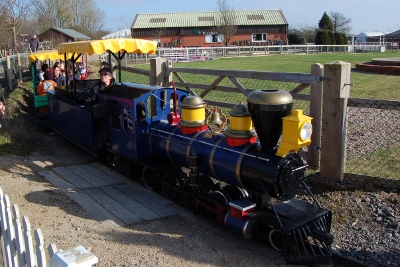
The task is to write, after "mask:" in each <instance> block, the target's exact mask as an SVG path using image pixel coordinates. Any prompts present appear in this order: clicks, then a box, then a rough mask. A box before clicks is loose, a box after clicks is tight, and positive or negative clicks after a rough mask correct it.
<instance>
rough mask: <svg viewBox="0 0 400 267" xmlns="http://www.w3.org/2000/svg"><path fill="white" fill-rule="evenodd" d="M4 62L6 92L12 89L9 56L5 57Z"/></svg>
mask: <svg viewBox="0 0 400 267" xmlns="http://www.w3.org/2000/svg"><path fill="white" fill-rule="evenodd" d="M6 62H7V82H8V90H11V89H12V79H11V76H12V69H11V60H10V56H7V57H6Z"/></svg>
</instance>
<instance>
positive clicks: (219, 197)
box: [210, 190, 229, 206]
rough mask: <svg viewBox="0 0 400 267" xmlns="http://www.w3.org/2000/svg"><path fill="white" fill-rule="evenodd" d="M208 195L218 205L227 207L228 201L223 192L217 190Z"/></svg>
mask: <svg viewBox="0 0 400 267" xmlns="http://www.w3.org/2000/svg"><path fill="white" fill-rule="evenodd" d="M210 195H211V196H212V198H214V199H216V200H217V201H218V203H219V204H221V205H223V206H228V204H229V200H228V198H227V197H226V196H225V194H224V193H223V192H221V191H219V190H217V191H213V192H211V194H210Z"/></svg>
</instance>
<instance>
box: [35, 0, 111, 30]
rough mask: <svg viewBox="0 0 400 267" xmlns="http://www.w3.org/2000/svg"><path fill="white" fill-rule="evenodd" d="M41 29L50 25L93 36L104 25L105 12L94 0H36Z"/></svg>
mask: <svg viewBox="0 0 400 267" xmlns="http://www.w3.org/2000/svg"><path fill="white" fill-rule="evenodd" d="M33 2H34V6H35V13H36V14H37V16H38V18H39V19H38V20H39V22H38V26H39V28H40V30H41V31H44V30H47V29H48V28H50V27H59V28H70V29H74V30H76V31H78V32H80V33H82V34H85V35H88V36H92V35H93V34H94V33H95V32H97V31H98V30H100V29H101V27H103V25H104V17H105V16H106V15H105V13H104V12H103V11H102V10H100V8H98V6H97V3H96V1H94V0H85V1H81V0H34V1H33Z"/></svg>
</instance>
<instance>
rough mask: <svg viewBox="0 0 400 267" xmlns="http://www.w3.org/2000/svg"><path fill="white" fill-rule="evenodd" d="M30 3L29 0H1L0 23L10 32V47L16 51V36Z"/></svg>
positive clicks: (28, 10) (27, 12)
mask: <svg viewBox="0 0 400 267" xmlns="http://www.w3.org/2000/svg"><path fill="white" fill-rule="evenodd" d="M30 8H31V4H30V1H29V0H1V1H0V19H1V21H2V24H3V25H4V26H5V27H6V28H7V29H8V30H9V31H10V32H11V33H12V34H11V35H12V41H11V43H12V47H13V49H14V51H17V43H16V41H17V36H18V33H19V31H20V29H21V26H22V24H23V22H24V21H25V20H26V17H28V14H29V12H30Z"/></svg>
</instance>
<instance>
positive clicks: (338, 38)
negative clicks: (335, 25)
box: [334, 32, 344, 45]
mask: <svg viewBox="0 0 400 267" xmlns="http://www.w3.org/2000/svg"><path fill="white" fill-rule="evenodd" d="M334 35H335V41H336V44H337V45H342V44H344V43H343V39H342V33H340V32H335V33H334Z"/></svg>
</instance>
